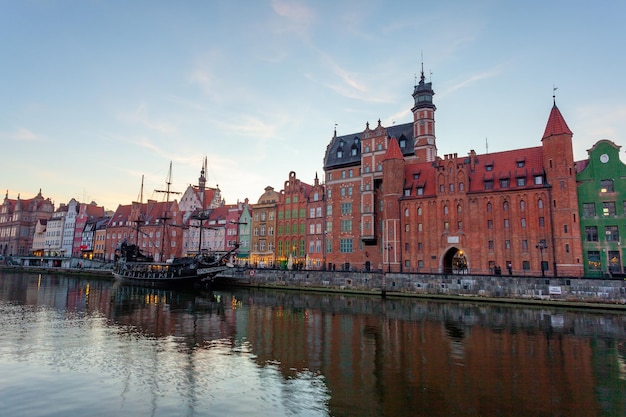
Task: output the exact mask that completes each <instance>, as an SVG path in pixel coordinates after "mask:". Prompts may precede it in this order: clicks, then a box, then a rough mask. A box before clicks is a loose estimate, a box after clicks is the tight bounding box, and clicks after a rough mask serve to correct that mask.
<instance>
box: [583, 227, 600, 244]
mask: <svg viewBox="0 0 626 417" xmlns="http://www.w3.org/2000/svg"><path fill="white" fill-rule="evenodd" d="M585 239H586V240H587V242H597V241H598V226H585Z"/></svg>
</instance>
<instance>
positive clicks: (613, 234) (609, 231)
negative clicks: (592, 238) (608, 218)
mask: <svg viewBox="0 0 626 417" xmlns="http://www.w3.org/2000/svg"><path fill="white" fill-rule="evenodd" d="M604 233H605V234H606V240H607V241H609V242H617V241H618V240H619V230H618V228H617V226H605V227H604Z"/></svg>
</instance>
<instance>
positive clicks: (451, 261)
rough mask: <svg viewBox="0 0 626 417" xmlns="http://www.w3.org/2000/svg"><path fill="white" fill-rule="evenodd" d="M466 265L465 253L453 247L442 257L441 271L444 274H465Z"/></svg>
mask: <svg viewBox="0 0 626 417" xmlns="http://www.w3.org/2000/svg"><path fill="white" fill-rule="evenodd" d="M467 265H468V263H467V257H466V256H465V252H464V251H463V250H462V249H459V248H457V247H455V246H453V247H451V248H450V249H448V250H447V251H446V253H445V255H444V256H443V265H442V266H443V268H442V270H443V273H444V274H466V273H467V271H468V270H467Z"/></svg>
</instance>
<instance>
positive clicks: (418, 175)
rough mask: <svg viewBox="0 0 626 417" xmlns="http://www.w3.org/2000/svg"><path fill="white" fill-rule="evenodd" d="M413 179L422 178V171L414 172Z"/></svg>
mask: <svg viewBox="0 0 626 417" xmlns="http://www.w3.org/2000/svg"><path fill="white" fill-rule="evenodd" d="M413 179H414V180H419V179H420V173H419V172H416V173H414V174H413Z"/></svg>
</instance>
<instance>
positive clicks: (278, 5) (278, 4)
mask: <svg viewBox="0 0 626 417" xmlns="http://www.w3.org/2000/svg"><path fill="white" fill-rule="evenodd" d="M272 9H273V10H274V12H275V13H276V14H277V15H279V16H281V17H283V18H285V19H287V20H289V21H290V22H291V23H292V24H293V25H300V26H308V25H310V24H312V23H313V21H314V20H315V13H314V12H313V11H312V10H311V9H310V8H308V7H306V5H304V4H303V3H297V2H293V1H280V0H275V1H273V2H272Z"/></svg>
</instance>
